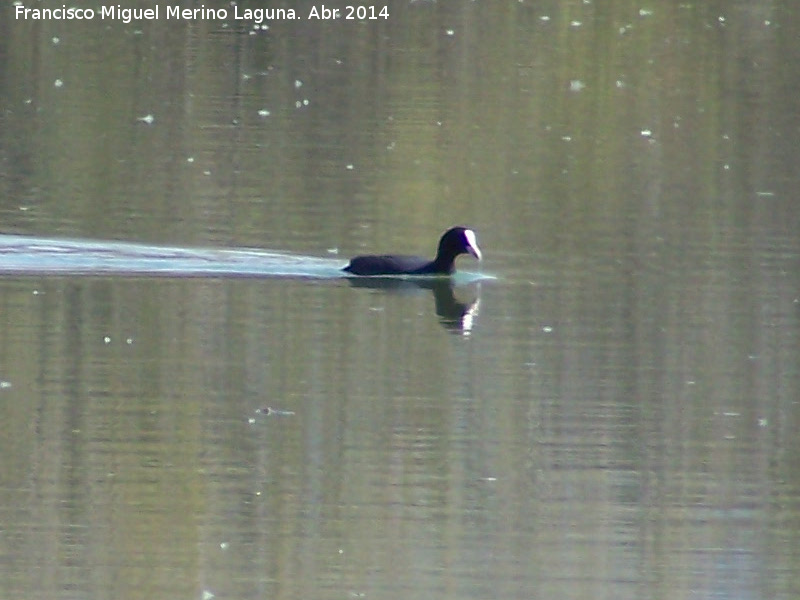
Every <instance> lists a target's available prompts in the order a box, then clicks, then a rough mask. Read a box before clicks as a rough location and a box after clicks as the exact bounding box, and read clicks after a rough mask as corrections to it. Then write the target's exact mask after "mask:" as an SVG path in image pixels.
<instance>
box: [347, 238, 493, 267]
mask: <svg viewBox="0 0 800 600" xmlns="http://www.w3.org/2000/svg"><path fill="white" fill-rule="evenodd" d="M467 253H469V254H472V256H474V257H475V258H477V259H478V260H480V259H481V251H480V248H478V242H477V240H476V239H475V232H474V231H472V229H467V228H466V227H453V228H452V229H448V230H447V231H445V232H444V234H443V235H442V239H440V240H439V250H438V251H437V252H436V258H434V259H433V260H428V259H427V258H422V257H421V256H405V255H397V254H385V255H381V256H375V255H368V256H356V257H355V258H353V259H351V260H350V264H349V265H347V266H346V267H345V268H344V269H343V270H344V271H347V272H348V273H352V274H353V275H451V274H452V273H453V271H455V270H456V267H455V260H456V256H458V255H459V254H467Z"/></svg>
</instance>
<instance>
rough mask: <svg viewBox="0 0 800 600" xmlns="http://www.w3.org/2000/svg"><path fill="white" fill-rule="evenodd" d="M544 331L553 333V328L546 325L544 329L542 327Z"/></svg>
mask: <svg viewBox="0 0 800 600" xmlns="http://www.w3.org/2000/svg"><path fill="white" fill-rule="evenodd" d="M542 331H543V332H545V333H553V328H552V327H550V325H545V326H544V327H542Z"/></svg>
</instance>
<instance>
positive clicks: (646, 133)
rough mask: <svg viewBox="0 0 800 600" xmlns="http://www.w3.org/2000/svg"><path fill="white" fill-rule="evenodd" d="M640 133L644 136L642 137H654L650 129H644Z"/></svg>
mask: <svg viewBox="0 0 800 600" xmlns="http://www.w3.org/2000/svg"><path fill="white" fill-rule="evenodd" d="M640 133H641V134H642V137H651V136H652V135H653V132H652V131H651V130H650V129H642V131H641V132H640Z"/></svg>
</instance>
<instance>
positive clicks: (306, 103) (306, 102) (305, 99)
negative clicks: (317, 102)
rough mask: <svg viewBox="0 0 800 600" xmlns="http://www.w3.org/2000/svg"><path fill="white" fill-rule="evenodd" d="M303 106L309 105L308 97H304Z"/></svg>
mask: <svg viewBox="0 0 800 600" xmlns="http://www.w3.org/2000/svg"><path fill="white" fill-rule="evenodd" d="M303 106H308V98H303Z"/></svg>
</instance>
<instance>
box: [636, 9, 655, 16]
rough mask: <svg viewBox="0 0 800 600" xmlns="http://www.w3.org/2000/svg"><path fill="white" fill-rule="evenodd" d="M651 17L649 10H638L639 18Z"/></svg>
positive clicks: (651, 12)
mask: <svg viewBox="0 0 800 600" xmlns="http://www.w3.org/2000/svg"><path fill="white" fill-rule="evenodd" d="M652 15H653V11H652V10H650V9H649V8H640V9H639V16H640V17H650V16H652Z"/></svg>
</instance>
